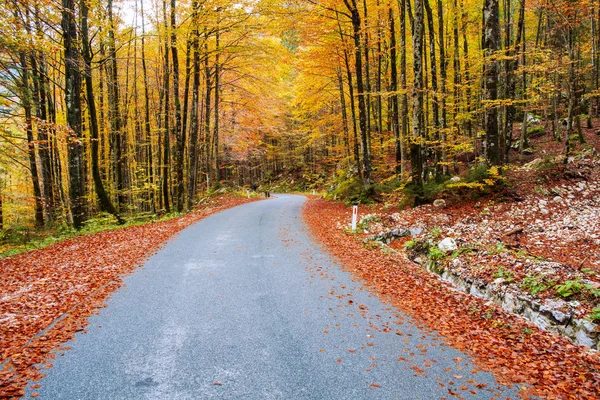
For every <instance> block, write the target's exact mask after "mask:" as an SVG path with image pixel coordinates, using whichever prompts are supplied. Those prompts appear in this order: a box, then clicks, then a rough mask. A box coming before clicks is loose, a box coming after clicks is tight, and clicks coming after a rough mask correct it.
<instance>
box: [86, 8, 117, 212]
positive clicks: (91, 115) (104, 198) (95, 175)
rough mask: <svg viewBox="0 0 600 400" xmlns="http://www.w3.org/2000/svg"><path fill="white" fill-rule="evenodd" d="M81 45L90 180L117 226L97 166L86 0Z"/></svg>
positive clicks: (94, 110) (104, 209)
mask: <svg viewBox="0 0 600 400" xmlns="http://www.w3.org/2000/svg"><path fill="white" fill-rule="evenodd" d="M80 9H81V43H82V47H83V60H84V74H85V92H86V97H87V109H88V116H89V124H90V146H91V150H92V154H91V156H92V160H91V161H92V179H93V180H94V189H95V191H96V195H97V196H98V206H99V208H100V210H101V211H106V212H108V213H111V214H112V215H114V216H115V218H116V219H117V221H118V223H119V224H123V223H125V220H124V219H123V218H121V216H120V215H119V213H118V212H117V209H116V208H115V206H114V205H113V204H112V202H111V201H110V198H109V196H108V193H106V189H105V188H104V183H103V182H102V177H101V176H100V167H99V165H98V161H99V157H100V155H99V154H98V145H99V134H98V117H97V113H96V101H95V97H94V83H93V79H92V52H91V50H90V42H89V40H90V39H89V33H88V6H87V3H86V0H81V3H80Z"/></svg>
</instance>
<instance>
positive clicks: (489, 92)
mask: <svg viewBox="0 0 600 400" xmlns="http://www.w3.org/2000/svg"><path fill="white" fill-rule="evenodd" d="M499 13H500V11H499V5H498V0H484V6H483V29H484V31H483V46H482V48H483V49H484V54H485V58H486V62H485V71H484V82H485V88H484V96H483V98H484V99H485V100H487V101H488V104H487V105H486V111H485V138H486V158H487V160H488V161H489V162H490V163H491V164H492V165H500V164H501V162H502V157H501V152H500V146H499V145H500V142H499V133H498V107H497V106H496V105H495V104H493V102H495V101H496V100H497V99H498V72H499V71H498V61H496V60H495V59H493V57H495V54H496V52H497V51H498V50H499V49H500V18H499Z"/></svg>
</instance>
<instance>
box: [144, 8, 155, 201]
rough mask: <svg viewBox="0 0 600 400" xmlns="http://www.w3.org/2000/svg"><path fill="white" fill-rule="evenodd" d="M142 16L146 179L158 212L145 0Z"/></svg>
mask: <svg viewBox="0 0 600 400" xmlns="http://www.w3.org/2000/svg"><path fill="white" fill-rule="evenodd" d="M140 16H141V18H142V48H141V51H142V74H143V76H144V146H145V149H146V160H147V164H146V179H147V180H148V183H149V184H150V185H149V188H148V198H149V200H150V204H151V207H152V211H153V212H156V200H155V192H156V191H155V189H154V182H155V181H154V167H153V166H154V152H153V151H152V133H151V129H150V93H149V89H148V87H149V85H150V82H149V80H148V67H147V64H146V28H145V23H146V20H145V18H144V1H143V0H140Z"/></svg>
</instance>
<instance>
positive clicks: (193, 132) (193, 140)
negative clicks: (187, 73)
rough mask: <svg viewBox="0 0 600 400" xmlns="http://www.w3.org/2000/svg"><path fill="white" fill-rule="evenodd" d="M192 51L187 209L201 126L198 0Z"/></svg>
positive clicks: (191, 200)
mask: <svg viewBox="0 0 600 400" xmlns="http://www.w3.org/2000/svg"><path fill="white" fill-rule="evenodd" d="M192 4H193V5H192V7H193V14H192V23H193V26H194V27H193V30H192V51H193V63H192V64H193V65H192V70H193V82H192V108H191V115H190V146H189V149H190V150H189V152H188V155H189V156H188V158H189V179H188V198H187V209H188V210H191V209H192V206H193V205H194V198H195V196H196V184H197V180H198V131H199V127H200V119H199V115H200V113H199V111H200V33H199V31H198V9H199V4H198V0H194V1H193V3H192Z"/></svg>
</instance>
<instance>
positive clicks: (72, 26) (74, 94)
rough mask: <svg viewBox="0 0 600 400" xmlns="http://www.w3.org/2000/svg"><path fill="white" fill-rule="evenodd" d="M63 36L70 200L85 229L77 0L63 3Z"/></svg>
mask: <svg viewBox="0 0 600 400" xmlns="http://www.w3.org/2000/svg"><path fill="white" fill-rule="evenodd" d="M62 5H63V11H62V34H63V44H64V63H65V105H66V111H67V112H66V114H67V115H66V117H67V125H68V126H69V129H70V133H69V137H68V138H67V154H68V159H69V201H70V208H71V217H72V219H73V226H74V227H75V228H76V229H80V228H82V227H83V223H84V222H85V220H86V210H85V199H84V195H85V165H84V159H83V154H84V151H83V132H82V121H81V71H80V69H79V66H80V65H81V58H80V55H79V49H78V47H77V44H78V43H79V38H78V35H77V22H76V21H77V20H76V13H75V4H74V0H63V2H62Z"/></svg>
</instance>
